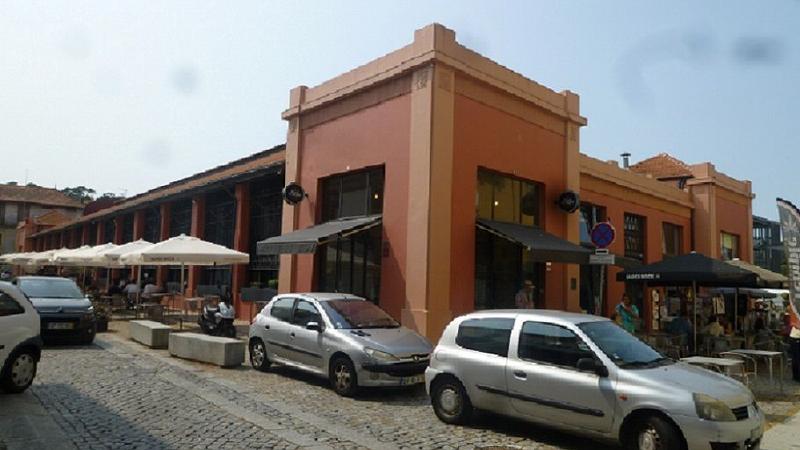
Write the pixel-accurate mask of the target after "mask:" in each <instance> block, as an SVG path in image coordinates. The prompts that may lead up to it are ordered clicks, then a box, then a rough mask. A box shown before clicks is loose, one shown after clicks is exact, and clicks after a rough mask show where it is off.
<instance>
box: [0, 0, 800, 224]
mask: <svg viewBox="0 0 800 450" xmlns="http://www.w3.org/2000/svg"><path fill="white" fill-rule="evenodd" d="M431 22H440V23H442V24H444V25H446V26H448V27H450V28H453V29H454V30H456V33H457V39H458V40H459V41H460V42H461V43H463V44H465V45H467V46H468V47H471V48H473V49H475V50H476V51H478V52H480V53H482V54H484V55H486V56H488V57H490V58H492V59H494V60H496V61H498V62H500V63H501V64H504V65H506V66H508V67H510V68H512V69H513V70H515V71H518V72H520V73H522V74H524V75H526V76H528V77H530V78H532V79H534V80H536V81H538V82H540V83H542V84H544V85H546V86H548V87H550V88H552V89H555V90H557V91H558V90H562V89H570V90H572V91H574V92H577V93H578V94H580V96H581V103H582V111H583V115H585V116H586V117H587V118H588V119H589V126H587V127H585V128H584V129H583V131H582V145H581V147H582V151H583V152H585V153H588V154H590V155H592V156H595V157H598V158H601V159H610V158H617V155H619V153H622V152H623V151H629V152H631V153H633V160H634V161H636V160H639V159H642V158H644V157H647V156H650V155H653V154H656V153H658V152H662V151H666V152H669V153H671V154H673V155H675V156H677V157H678V158H681V159H683V160H685V161H687V162H690V163H691V162H700V161H713V162H714V163H715V164H716V165H717V168H718V169H720V170H722V171H724V172H726V173H728V174H729V175H731V176H734V177H737V178H746V179H750V180H752V181H753V186H754V191H755V192H756V194H757V196H758V197H757V199H756V201H755V207H754V210H755V213H756V214H760V215H765V216H768V217H773V218H774V217H776V215H777V214H776V209H775V204H774V199H775V197H776V196H783V197H786V198H788V199H790V200H793V201H795V202H800V176H799V175H798V172H799V171H800V169H799V168H798V167H799V166H798V164H800V153H799V152H798V150H800V148H799V147H800V146H799V145H798V144H800V138H799V137H798V133H797V132H796V130H797V125H796V120H797V117H796V112H795V111H796V109H797V105H798V103H800V86H799V85H798V83H799V82H800V76H798V75H800V70H799V69H800V33H798V32H797V26H798V23H800V0H785V1H781V0H774V1H769V2H744V1H730V0H728V1H716V2H697V1H670V2H646V1H629V2H567V1H558V2H554V1H549V2H534V1H525V2H499V1H492V2H489V1H487V2H467V1H459V2H455V1H453V2H442V1H419V2H411V1H403V2H376V1H364V2H356V1H336V2H328V1H325V2H322V1H318V2H295V1H292V2H282V3H278V2H267V1H260V2H259V1H251V2H247V1H238V2H231V1H224V2H223V1H220V2H207V1H197V0H193V1H159V2H143V1H114V2H108V1H93V2H81V1H74V0H70V1H55V0H49V1H30V0H20V1H7V0H6V1H3V2H1V3H0V148H2V149H3V152H4V153H5V155H7V156H6V158H5V163H4V164H2V165H0V181H11V180H16V181H20V182H22V181H24V179H25V177H26V171H27V177H28V180H29V181H33V182H36V183H38V184H41V185H46V186H55V185H57V186H58V187H64V186H74V185H79V184H83V185H87V186H91V187H94V188H95V189H97V190H98V192H109V191H110V192H116V193H123V192H124V193H126V194H127V195H133V194H136V193H139V192H142V191H144V190H147V189H150V188H152V187H155V186H158V185H161V184H164V183H168V182H170V181H172V180H175V179H177V178H180V177H184V176H187V175H190V174H192V173H196V172H198V171H201V170H205V169H207V168H210V167H213V166H215V165H218V164H222V163H225V162H227V161H230V160H233V159H236V158H239V157H242V156H245V155H248V154H251V153H254V152H256V151H258V150H260V149H263V148H268V147H271V146H273V145H275V144H279V143H282V142H284V140H285V133H286V126H285V123H284V122H283V121H282V120H281V119H280V112H281V111H282V110H283V109H284V108H285V106H286V104H287V101H288V92H289V89H290V88H291V87H293V86H296V85H300V84H305V85H309V86H311V85H315V84H317V83H319V82H321V81H324V80H326V79H328V78H331V77H333V76H335V75H337V74H339V73H342V72H344V71H346V70H349V69H351V68H353V67H354V66H356V65H359V64H363V63H364V62H367V61H369V60H371V59H373V58H375V57H378V56H380V55H382V54H384V53H387V52H389V51H391V50H394V49H396V48H398V47H400V46H402V45H405V44H407V43H409V42H410V41H411V40H412V36H413V31H414V30H415V29H416V28H419V27H421V26H424V25H426V24H428V23H431Z"/></svg>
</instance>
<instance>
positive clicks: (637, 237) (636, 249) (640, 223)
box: [625, 213, 645, 262]
mask: <svg viewBox="0 0 800 450" xmlns="http://www.w3.org/2000/svg"><path fill="white" fill-rule="evenodd" d="M644 230H645V218H644V217H642V216H637V215H636V214H627V213H626V214H625V256H626V257H628V258H634V259H638V260H639V261H642V262H644V252H645V244H644V243H645V240H644V239H645V235H644Z"/></svg>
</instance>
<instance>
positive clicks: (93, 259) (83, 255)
mask: <svg viewBox="0 0 800 450" xmlns="http://www.w3.org/2000/svg"><path fill="white" fill-rule="evenodd" d="M117 247H119V246H118V245H116V244H112V243H107V244H100V245H95V246H94V247H90V248H88V249H85V250H83V251H80V252H76V253H74V254H73V255H72V256H71V259H73V260H74V261H75V262H76V263H77V264H80V265H82V266H83V267H102V268H105V269H106V290H108V287H109V283H111V280H110V278H111V269H112V268H120V267H124V266H123V265H122V264H120V263H119V261H112V260H110V259H106V258H105V257H104V256H103V254H104V253H105V252H108V251H111V250H114V249H116V248H117Z"/></svg>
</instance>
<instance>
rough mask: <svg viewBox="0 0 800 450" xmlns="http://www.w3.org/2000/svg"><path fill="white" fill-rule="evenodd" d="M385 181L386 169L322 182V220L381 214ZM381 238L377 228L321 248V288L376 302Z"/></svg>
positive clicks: (319, 255)
mask: <svg viewBox="0 0 800 450" xmlns="http://www.w3.org/2000/svg"><path fill="white" fill-rule="evenodd" d="M383 180H384V175H383V167H381V168H377V169H370V170H364V171H360V172H355V173H348V174H344V175H336V176H332V177H329V178H327V179H325V180H323V182H322V185H321V186H322V220H323V221H330V220H334V219H339V218H343V217H353V216H363V215H372V214H380V213H381V212H382V211H383ZM382 235H383V230H382V228H381V227H380V226H375V227H372V228H369V229H367V230H364V231H361V232H359V233H356V234H352V235H350V236H346V237H339V238H337V239H336V240H334V241H332V242H330V243H328V244H325V245H322V246H320V248H319V251H318V252H317V258H318V260H317V268H318V285H319V289H320V290H321V291H323V292H349V293H353V294H355V295H359V296H362V297H364V298H367V299H370V300H372V301H377V300H378V295H379V293H380V275H381V255H382V250H381V246H382Z"/></svg>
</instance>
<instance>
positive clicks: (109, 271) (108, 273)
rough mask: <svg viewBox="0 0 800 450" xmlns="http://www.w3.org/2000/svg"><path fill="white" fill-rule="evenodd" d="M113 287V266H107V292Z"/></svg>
mask: <svg viewBox="0 0 800 450" xmlns="http://www.w3.org/2000/svg"><path fill="white" fill-rule="evenodd" d="M110 289H111V268H110V267H106V292H108V291H109V290H110Z"/></svg>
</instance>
